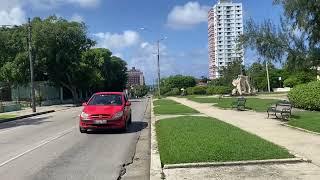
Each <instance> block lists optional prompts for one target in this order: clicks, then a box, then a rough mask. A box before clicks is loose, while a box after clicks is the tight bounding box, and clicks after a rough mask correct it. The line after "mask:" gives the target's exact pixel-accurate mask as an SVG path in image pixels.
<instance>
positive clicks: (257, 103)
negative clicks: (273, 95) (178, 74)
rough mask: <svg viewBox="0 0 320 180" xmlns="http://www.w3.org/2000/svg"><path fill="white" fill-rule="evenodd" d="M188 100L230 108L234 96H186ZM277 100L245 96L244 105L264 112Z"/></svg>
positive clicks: (234, 99)
mask: <svg viewBox="0 0 320 180" xmlns="http://www.w3.org/2000/svg"><path fill="white" fill-rule="evenodd" d="M188 99H189V100H191V101H195V102H198V103H213V104H214V106H216V107H220V108H224V109H227V108H231V103H232V102H234V101H236V98H221V99H219V98H212V97H210V98H209V97H208V98H205V97H188ZM277 101H279V100H276V99H259V98H247V102H246V107H247V108H248V109H251V110H253V111H257V112H266V111H267V109H268V107H270V106H271V105H273V104H276V102H277Z"/></svg>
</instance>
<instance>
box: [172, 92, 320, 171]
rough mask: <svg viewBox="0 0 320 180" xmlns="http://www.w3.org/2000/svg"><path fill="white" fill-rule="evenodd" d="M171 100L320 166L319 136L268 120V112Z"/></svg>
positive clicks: (179, 99)
mask: <svg viewBox="0 0 320 180" xmlns="http://www.w3.org/2000/svg"><path fill="white" fill-rule="evenodd" d="M170 99H172V100H175V101H177V102H179V103H181V104H184V105H186V106H189V107H191V108H194V109H197V110H198V111H200V113H203V114H205V115H207V116H210V117H214V118H217V119H219V120H221V121H224V122H227V123H229V124H232V125H234V126H237V127H239V128H241V129H243V130H245V131H248V132H250V133H253V134H256V135H258V136H260V137H262V138H264V139H266V140H269V141H271V142H273V143H275V144H278V145H280V146H283V147H285V148H287V149H288V150H290V151H291V152H293V153H295V154H299V155H301V156H303V157H305V158H307V159H310V160H312V163H313V164H315V165H317V166H320V136H319V135H315V134H310V133H306V132H302V131H299V130H295V129H292V128H288V127H285V126H281V122H280V121H278V120H275V119H267V115H266V113H257V112H252V111H241V112H239V111H234V110H222V109H219V108H216V107H214V106H212V105H211V104H201V103H197V102H193V101H190V100H187V99H185V98H174V97H171V98H170Z"/></svg>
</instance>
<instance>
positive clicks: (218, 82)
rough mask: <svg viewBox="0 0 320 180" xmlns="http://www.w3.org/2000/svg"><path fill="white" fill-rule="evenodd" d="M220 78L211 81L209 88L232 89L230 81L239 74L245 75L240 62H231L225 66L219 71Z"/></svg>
mask: <svg viewBox="0 0 320 180" xmlns="http://www.w3.org/2000/svg"><path fill="white" fill-rule="evenodd" d="M220 74H221V77H220V78H218V79H215V80H212V81H211V82H210V83H209V84H208V85H209V86H228V87H232V81H233V80H234V79H236V78H237V77H238V75H240V74H244V75H245V74H246V72H245V70H244V66H243V65H242V62H241V61H239V60H235V61H232V62H231V63H229V64H228V65H227V66H225V67H223V68H221V69H220Z"/></svg>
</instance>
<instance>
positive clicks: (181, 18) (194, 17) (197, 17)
mask: <svg viewBox="0 0 320 180" xmlns="http://www.w3.org/2000/svg"><path fill="white" fill-rule="evenodd" d="M209 9H210V7H209V6H201V5H200V4H199V2H188V3H187V4H185V5H184V6H175V7H174V8H173V9H172V10H171V12H170V13H169V15H168V21H167V24H168V26H169V27H172V28H174V29H185V28H190V27H193V26H194V25H197V24H199V23H203V22H207V17H208V10H209Z"/></svg>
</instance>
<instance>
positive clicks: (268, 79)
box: [266, 61, 271, 93]
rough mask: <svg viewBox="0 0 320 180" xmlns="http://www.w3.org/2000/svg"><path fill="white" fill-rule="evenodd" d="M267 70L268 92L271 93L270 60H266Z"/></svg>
mask: <svg viewBox="0 0 320 180" xmlns="http://www.w3.org/2000/svg"><path fill="white" fill-rule="evenodd" d="M266 71H267V81H268V92H269V93H270V92H271V88H270V78H269V68H268V61H266Z"/></svg>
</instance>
